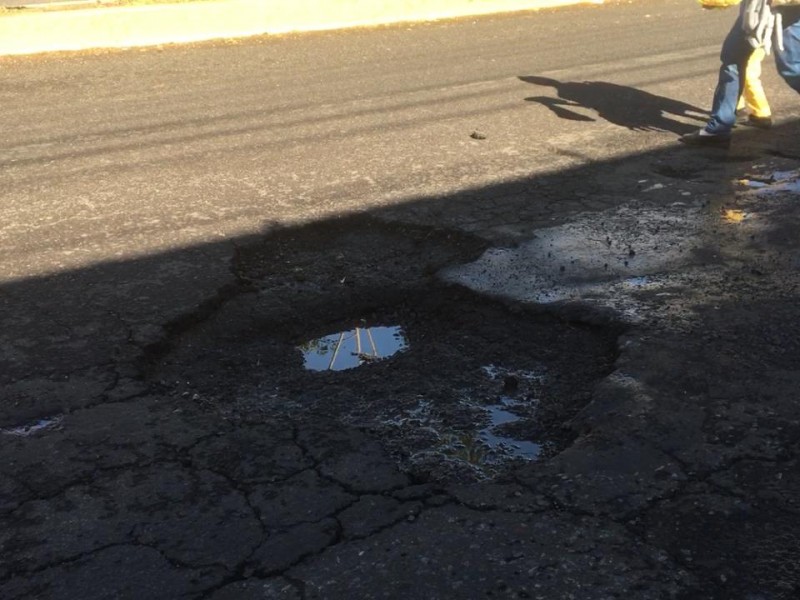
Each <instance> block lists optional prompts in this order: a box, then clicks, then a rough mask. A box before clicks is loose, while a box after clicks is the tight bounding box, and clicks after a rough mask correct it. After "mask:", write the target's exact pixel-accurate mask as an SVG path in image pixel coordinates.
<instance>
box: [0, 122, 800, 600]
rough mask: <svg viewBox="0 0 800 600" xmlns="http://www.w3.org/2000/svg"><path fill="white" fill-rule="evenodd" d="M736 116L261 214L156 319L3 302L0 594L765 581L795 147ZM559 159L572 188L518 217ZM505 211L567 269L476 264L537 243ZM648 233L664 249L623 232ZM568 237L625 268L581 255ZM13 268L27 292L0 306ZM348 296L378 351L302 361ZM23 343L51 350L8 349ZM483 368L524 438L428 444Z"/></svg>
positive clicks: (783, 522) (792, 463)
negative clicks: (395, 202) (563, 200)
mask: <svg viewBox="0 0 800 600" xmlns="http://www.w3.org/2000/svg"><path fill="white" fill-rule="evenodd" d="M765 135H766V134H762V133H752V132H750V133H748V132H744V133H742V134H741V135H740V137H739V138H738V140H737V141H738V143H737V145H736V146H735V147H734V149H732V150H731V151H730V153H724V152H723V153H720V152H719V151H714V150H712V151H702V150H701V151H696V150H687V149H684V148H673V149H669V150H667V151H659V152H655V153H652V154H650V155H643V156H639V157H636V158H635V159H627V160H625V161H624V163H623V162H621V163H619V164H618V165H595V166H590V167H587V168H585V169H584V170H583V171H582V172H581V173H580V180H579V181H580V183H579V184H576V183H575V181H576V178H575V177H572V176H570V174H566V175H565V174H557V175H553V176H551V177H550V178H549V179H548V178H541V179H538V180H536V181H532V182H531V183H530V186H525V185H513V186H509V187H508V188H506V189H491V190H487V196H486V197H480V192H476V193H474V194H473V195H472V196H470V197H465V198H448V199H445V200H443V201H441V202H439V203H433V204H426V205H419V206H409V207H405V206H404V207H394V208H392V209H389V210H385V211H380V212H377V213H374V214H372V215H370V216H369V217H353V218H351V219H345V220H337V221H331V222H322V223H318V224H314V225H309V226H301V227H289V228H279V229H276V230H274V231H271V232H265V233H264V235H262V236H256V237H255V238H251V239H247V240H243V241H242V243H241V244H239V245H238V247H237V250H236V252H235V253H234V254H233V255H229V256H228V261H229V262H228V267H229V269H230V272H231V274H232V276H233V279H232V283H230V284H228V285H227V286H225V287H223V288H221V289H219V290H216V291H214V293H213V294H211V295H209V296H207V297H205V298H201V299H200V300H201V301H200V302H199V303H197V304H196V306H195V308H194V309H193V310H191V311H187V312H185V313H184V314H181V315H178V316H177V317H175V318H173V319H171V320H170V321H168V322H159V321H158V320H151V321H148V320H147V319H146V318H145V317H142V323H146V325H145V324H139V325H135V326H131V325H130V322H131V319H130V317H127V318H126V320H125V323H123V321H122V320H121V319H120V318H119V316H118V315H117V314H115V310H114V301H113V298H114V297H115V294H116V293H118V292H117V291H115V290H114V289H113V288H111V287H101V289H99V290H94V291H93V292H92V294H91V295H90V296H89V303H90V304H92V305H96V306H98V307H100V310H99V311H98V312H97V313H95V317H96V318H95V319H88V320H87V319H86V316H87V314H91V313H86V312H80V311H78V310H77V309H75V310H74V312H73V310H72V308H71V307H70V305H69V304H68V303H66V304H64V305H63V306H62V310H61V311H59V312H57V313H56V312H52V313H50V314H52V315H53V317H52V319H49V320H46V319H36V318H35V314H36V312H37V311H43V310H45V308H44V306H43V305H45V304H47V303H48V302H59V303H64V301H65V298H66V296H65V293H64V289H63V288H62V289H61V291H60V292H59V294H58V295H57V297H55V296H54V297H48V296H47V294H46V293H39V294H38V297H39V301H38V303H37V304H36V305H33V306H29V307H27V311H28V313H29V315H30V316H29V317H27V318H20V317H18V318H16V319H12V318H9V317H8V313H6V315H7V316H6V317H4V321H3V331H4V332H5V334H4V336H5V340H6V341H5V346H4V347H5V348H6V352H7V351H8V350H7V349H8V348H9V341H8V340H9V339H10V338H9V332H13V333H14V334H15V335H16V336H18V337H16V340H17V341H16V346H15V348H16V351H17V354H15V355H13V356H12V357H11V360H10V361H9V358H8V354H7V353H6V358H5V361H6V364H8V365H11V364H13V365H15V366H16V367H17V369H18V371H17V374H16V376H15V377H14V378H13V379H11V380H7V382H6V385H5V390H6V391H5V394H6V398H9V396H8V394H9V393H10V394H11V397H12V398H16V399H17V403H18V407H19V408H20V410H19V413H18V414H25V412H26V411H28V414H29V415H35V417H36V418H31V419H24V420H20V419H17V420H16V421H12V418H13V415H14V413H15V408H14V407H13V406H11V407H9V406H7V405H6V406H5V407H4V414H5V417H4V421H5V425H6V426H5V428H4V429H3V430H2V432H0V435H1V436H2V447H1V448H0V452H1V453H2V459H3V460H2V462H0V471H2V474H3V477H2V479H1V480H0V481H1V482H2V489H1V490H0V492H2V495H1V496H0V499H1V500H2V501H0V514H1V515H2V517H1V518H2V529H1V530H0V544H2V548H3V552H2V560H1V561H0V590H2V597H3V598H8V599H23V598H26V599H27V598H82V599H89V598H165V599H166V598H198V599H200V598H203V599H214V600H221V599H234V598H235V599H237V600H241V599H248V598H306V599H311V598H353V597H357V598H411V597H414V598H430V599H434V598H489V597H499V598H542V599H552V598H565V599H566V598H585V599H599V598H617V597H625V598H637V599H646V598H652V599H661V598H683V599H694V598H697V599H700V598H719V599H723V598H725V599H730V598H742V599H747V600H755V599H762V598H763V599H773V598H774V599H778V598H781V599H784V598H785V599H789V598H795V597H797V593H798V590H800V587H798V586H799V585H800V572H798V567H797V565H798V564H800V563H798V547H800V546H798V538H797V536H798V533H800V515H799V514H798V505H797V497H798V496H797V493H798V485H800V484H798V481H799V480H798V477H799V476H800V468H798V460H797V452H798V439H800V437H798V434H799V433H800V408H798V402H797V400H798V398H797V393H798V392H797V390H798V389H800V373H799V372H798V369H797V365H798V357H800V342H798V340H800V330H799V329H798V327H799V326H798V323H800V319H798V310H799V309H798V302H797V290H798V288H797V284H798V266H799V265H800V243H799V242H798V239H797V236H796V231H797V225H798V223H797V219H798V216H797V215H798V212H797V202H798V195H797V192H796V190H795V188H796V181H797V179H798V177H800V173H798V172H797V170H796V168H795V167H796V164H797V162H796V161H797V158H796V157H797V156H799V155H800V154H798V153H800V147H797V146H796V142H795V140H796V135H797V128H796V126H786V127H785V128H783V129H779V130H776V131H774V132H772V133H770V134H769V136H770V137H769V138H768V139H767V138H765V137H764V136H765ZM765 140H767V141H765ZM615 167H616V168H615ZM793 169H794V170H793ZM609 170H613V172H614V175H612V176H610V175H609ZM665 173H666V174H665ZM570 182H572V183H571V184H570ZM559 186H563V187H562V188H561V190H562V193H563V192H564V190H565V189H567V190H570V192H574V193H575V197H577V198H579V199H580V200H579V203H578V205H577V206H576V207H575V209H574V210H570V209H568V208H566V207H563V208H562V209H561V210H560V211H554V212H553V213H551V214H552V215H553V216H556V217H557V220H556V221H554V220H553V219H552V218H551V217H549V216H548V217H547V219H546V222H542V223H537V222H536V221H535V219H532V218H530V217H528V216H526V215H524V213H523V214H520V209H522V208H523V207H524V206H525V201H524V200H525V198H526V195H527V194H532V193H535V194H537V195H538V194H540V193H541V190H542V189H543V188H547V187H550V189H556V188H558V187H559ZM570 186H572V187H570ZM575 187H577V188H580V190H585V192H584V193H582V194H581V193H579V191H580V190H575V189H574V188H575ZM624 190H627V192H624ZM551 193H552V194H553V195H554V197H556V196H557V194H558V192H555V191H553V192H551ZM625 194H628V196H627V197H625ZM621 204H627V206H628V208H629V210H630V211H633V212H634V214H635V215H636V218H634V219H631V218H630V213H629V212H626V211H620V208H619V207H620V205H621ZM432 214H433V215H435V216H436V222H435V224H432V223H431V217H430V215H432ZM653 223H656V224H657V226H652V224H653ZM476 224H477V225H476ZM514 225H517V226H519V225H524V226H525V227H529V228H531V229H532V230H533V233H534V235H533V238H532V239H534V240H536V239H540V240H545V241H547V240H549V241H548V242H547V243H548V244H549V243H556V242H559V243H563V244H567V241H568V242H569V244H567V245H566V246H563V247H561V249H560V250H559V256H560V257H561V258H562V259H563V258H564V257H567V256H571V259H570V261H565V260H560V263H563V264H566V265H568V266H569V267H570V268H569V269H566V268H565V269H561V268H559V267H558V264H556V265H555V266H552V267H548V266H547V264H546V254H544V255H542V256H540V257H539V259H538V260H528V261H527V264H526V265H524V266H523V267H520V266H519V264H518V263H519V261H514V260H512V261H500V262H499V263H498V262H497V253H514V252H522V253H523V257H525V256H527V257H528V258H529V259H530V254H525V252H529V253H530V252H538V250H536V249H535V248H534V250H530V248H529V247H528V246H526V245H525V244H520V243H518V242H510V241H509V239H508V236H507V230H508V229H507V228H508V227H509V226H514ZM476 227H477V228H479V229H480V232H481V234H480V235H478V234H476V233H475V232H474V231H473V229H475V228H476ZM587 227H589V228H592V227H593V228H595V229H597V228H599V229H601V230H602V231H606V232H608V233H607V236H606V237H605V238H603V237H596V236H597V235H599V234H598V233H597V232H596V231H595V232H593V233H587V231H588V230H587V229H586V228H587ZM576 230H577V231H578V233H577V234H575V231H576ZM364 231H369V232H370V233H369V234H359V232H364ZM556 234H557V235H556ZM665 235H666V238H668V239H671V240H673V242H674V243H675V244H677V246H679V247H680V252H678V251H676V252H675V253H672V254H670V257H671V258H669V260H667V261H666V262H665V261H664V260H661V258H662V254H663V252H656V253H655V254H653V255H652V256H649V258H648V254H647V251H646V248H647V247H648V246H658V244H660V243H663V239H664V237H665ZM570 236H572V237H570ZM626 236H627V237H626ZM681 236H683V237H681ZM564 240H567V241H564ZM576 240H577V241H576ZM598 241H599V242H600V243H601V244H604V245H606V246H608V247H612V248H615V250H613V253H612V254H614V255H615V256H617V257H618V258H619V260H620V261H622V259H623V258H625V260H626V261H630V262H629V263H628V266H629V267H630V269H631V271H630V272H625V271H624V269H623V268H622V267H620V269H618V272H615V273H614V274H612V275H608V274H607V269H603V268H599V267H597V268H596V269H595V270H593V267H592V264H593V263H592V264H589V263H586V262H585V261H587V260H588V259H587V255H586V252H588V256H590V257H591V256H594V255H595V250H594V249H593V247H592V244H596V243H598ZM548 247H549V246H548ZM565 248H569V250H566V249H565ZM582 250H583V251H584V254H581V251H582ZM202 252H203V254H204V255H214V254H215V249H214V248H204V249H202ZM569 252H572V254H571V255H570V254H569ZM673 254H674V256H673ZM487 257H489V258H491V259H492V260H489V259H488V258H487ZM492 257H493V258H492ZM634 257H640V258H641V260H642V262H641V263H636V264H632V263H633V262H634ZM180 258H181V259H183V260H185V258H186V257H185V256H184V257H180ZM151 260H152V259H143V261H142V262H143V263H145V264H144V266H143V265H142V264H136V263H131V264H129V265H123V266H120V265H113V266H109V267H105V268H106V269H107V270H108V273H107V275H108V276H109V277H113V275H114V272H115V270H117V269H131V270H132V271H134V272H136V271H140V270H142V269H144V268H145V267H146V268H147V270H148V272H151V273H152V272H154V271H153V266H152V265H147V262H148V261H151ZM487 260H488V264H485V263H486V261H487ZM603 260H608V259H605V258H604V259H603ZM522 262H523V263H525V261H524V260H523V261H522ZM164 264H167V265H168V264H169V263H168V262H165V263H164ZM186 264H187V265H189V267H191V262H190V261H186ZM476 265H477V266H476ZM542 265H544V266H542ZM479 267H480V268H479ZM546 267H547V268H549V269H550V270H549V271H546V272H545V271H542V269H545V268H546ZM476 269H478V271H480V273H482V276H478V275H476V274H475V272H476ZM573 271H574V272H573ZM164 272H165V274H163V275H162V276H163V277H172V276H173V275H174V273H173V269H165V271H164ZM464 273H467V276H465V275H464ZM525 273H527V277H526V276H525ZM543 273H544V274H545V275H547V277H544V275H543ZM598 273H601V274H598ZM348 277H350V278H352V281H353V283H352V284H348V283H347V279H348ZM459 277H465V278H464V279H459ZM487 278H488V281H490V282H491V283H490V285H488V288H487V289H483V288H481V286H482V285H483V283H485V282H486V281H487ZM520 279H522V280H523V281H524V284H523V285H522V287H521V288H520V287H519V286H520V283H519V281H520ZM633 280H635V281H634V283H631V281H633ZM542 281H544V282H545V283H543V284H542V283H541V282H542ZM482 282H483V283H482ZM509 282H513V284H512V283H509ZM576 282H577V283H576ZM625 282H628V285H627V286H626V285H622V284H623V283H625ZM57 284H58V285H59V286H60V285H61V282H57ZM76 285H80V282H78V283H76ZM537 285H543V286H544V287H545V288H546V289H547V290H550V291H551V292H554V293H555V292H558V291H559V290H562V291H564V290H566V292H564V294H565V295H561V296H558V295H556V296H553V297H548V298H549V299H548V300H547V301H542V299H541V298H540V299H539V300H538V301H532V300H531V294H532V293H534V292H536V290H537ZM25 286H36V287H37V288H40V289H41V290H47V289H53V290H55V289H57V288H55V287H53V288H48V287H47V286H46V284H45V283H42V282H36V283H22V284H19V285H18V286H17V287H16V288H15V287H14V286H11V287H10V289H9V294H7V295H6V300H5V302H6V303H8V302H10V301H13V298H15V297H31V290H30V289H24V288H25ZM576 286H577V287H576ZM470 288H472V289H470ZM67 289H69V288H68V287H67ZM520 289H523V290H524V293H523V292H520ZM473 290H475V291H473ZM180 291H181V288H180V287H177V288H175V289H174V290H173V294H178V293H179V292H180ZM192 292H194V293H196V290H192ZM67 296H68V294H67ZM9 298H11V300H9ZM173 298H174V296H173ZM75 301H76V302H77V300H75ZM82 301H86V296H84V297H83V298H82ZM356 318H360V319H363V320H364V326H365V327H366V326H369V325H371V324H375V323H384V324H389V323H400V324H401V325H402V326H403V328H404V330H405V331H406V332H407V335H408V338H409V350H407V351H405V352H403V353H401V354H400V355H398V357H396V358H391V359H386V360H383V361H379V362H377V363H374V364H366V365H364V366H362V367H359V368H357V369H353V370H351V371H341V372H323V373H320V374H314V373H309V372H308V371H307V370H305V369H304V368H303V364H302V360H301V355H300V352H299V351H297V350H296V348H297V345H298V344H299V343H300V342H301V341H302V340H304V339H310V338H311V337H313V336H315V335H317V334H323V333H330V331H331V330H335V329H336V328H337V326H338V327H339V328H340V329H341V328H343V327H345V326H346V324H349V323H352V321H353V319H356ZM115 323H116V325H114V324H115ZM337 324H338V325H337ZM437 324H438V325H439V326H438V327H437ZM528 329H529V330H528ZM65 331H69V332H70V333H65ZM101 332H102V335H100V333H101ZM491 332H495V334H496V337H495V338H493V334H492V333H491ZM470 336H472V337H470ZM25 340H30V342H26V341H25ZM459 340H462V342H460V341H459ZM67 342H68V347H71V348H73V351H70V352H65V350H64V347H65V346H64V345H65V343H67ZM48 348H52V350H49V351H48ZM112 348H113V350H112ZM101 357H103V358H102V359H101ZM26 358H27V359H28V360H26ZM45 359H47V360H56V361H57V369H58V371H59V372H60V374H57V373H56V370H55V369H52V368H51V373H52V375H50V376H43V377H36V376H33V375H32V374H31V373H32V372H34V371H35V369H36V368H37V362H36V361H37V360H45ZM93 360H94V362H93ZM486 365H495V366H496V367H498V368H499V367H502V368H504V369H505V371H504V373H505V374H506V377H505V378H503V380H502V381H501V380H500V379H498V378H492V377H486V376H485V369H484V370H482V367H485V366H486ZM431 366H433V368H431ZM525 369H528V370H537V371H538V372H540V373H543V375H542V378H541V380H537V381H538V383H537V386H538V387H536V386H533V384H531V386H532V387H529V388H526V389H523V388H524V387H525V385H527V384H525V385H522V386H521V387H520V385H521V383H520V382H522V383H524V381H523V380H524V378H523V377H522V375H520V374H521V373H523V371H524V370H525ZM481 373H483V374H481ZM509 374H512V379H511V383H512V384H513V386H512V387H513V388H514V389H513V390H511V391H509V390H508V389H507V388H508V387H509V379H508V377H509ZM514 374H515V375H514ZM504 394H506V395H512V396H513V395H515V394H516V396H515V397H518V398H519V402H520V404H525V403H527V405H529V406H530V407H532V408H531V410H530V411H529V412H528V413H525V418H524V419H523V421H522V422H524V423H526V427H523V428H521V429H516V430H514V431H513V432H512V434H511V435H512V436H513V437H516V439H520V440H523V439H534V440H539V441H542V443H543V448H549V451H543V453H542V454H541V455H540V456H539V457H537V459H536V460H528V459H521V458H519V457H515V456H513V455H512V456H503V455H502V454H499V455H498V456H496V457H495V458H496V459H497V460H496V461H495V462H493V463H492V462H490V461H489V460H488V459H487V456H489V455H475V454H470V453H465V452H463V449H464V443H461V444H460V445H459V444H458V443H456V444H455V446H453V445H452V443H450V442H447V439H451V438H448V437H447V435H448V434H454V433H455V434H461V435H462V438H461V439H462V440H463V435H465V434H468V433H469V432H470V431H473V433H474V428H475V427H476V426H477V425H476V422H479V421H480V413H481V410H480V406H481V403H483V404H487V403H490V402H491V401H492V399H493V398H496V397H498V396H499V395H504ZM422 400H424V401H426V402H427V404H426V405H425V411H422V412H421V411H420V406H421V404H420V402H421V401H422ZM26 403H27V404H26ZM36 411H39V414H38V415H37V414H36ZM476 411H477V412H476ZM423 413H424V414H423ZM520 414H522V413H520ZM476 415H478V416H476ZM470 428H472V429H470ZM548 441H549V444H550V445H549V446H547V445H546V444H545V442H548ZM448 444H450V445H448ZM459 448H460V450H461V451H459Z"/></svg>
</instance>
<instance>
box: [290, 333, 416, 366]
mask: <svg viewBox="0 0 800 600" xmlns="http://www.w3.org/2000/svg"><path fill="white" fill-rule="evenodd" d="M407 348H408V342H407V340H406V337H405V334H404V333H403V330H402V329H401V328H400V327H398V326H395V327H356V328H355V329H351V330H349V331H341V332H339V333H333V334H330V335H327V336H325V337H321V338H318V339H315V340H311V341H309V342H306V343H304V344H301V345H300V346H299V347H298V350H300V352H302V353H303V359H304V363H305V368H306V369H307V370H309V371H344V370H346V369H353V368H355V367H360V366H362V365H365V364H368V363H372V362H375V361H378V360H383V359H386V358H389V357H390V356H393V355H394V354H397V353H398V352H400V351H402V350H405V349H407Z"/></svg>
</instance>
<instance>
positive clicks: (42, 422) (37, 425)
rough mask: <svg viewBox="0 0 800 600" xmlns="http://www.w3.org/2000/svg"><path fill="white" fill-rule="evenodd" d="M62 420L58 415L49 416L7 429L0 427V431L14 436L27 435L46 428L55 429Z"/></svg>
mask: <svg viewBox="0 0 800 600" xmlns="http://www.w3.org/2000/svg"><path fill="white" fill-rule="evenodd" d="M63 420H64V417H63V416H61V415H58V416H55V417H49V418H47V419H39V420H38V421H34V422H33V423H28V424H26V425H20V426H19V427H9V428H8V429H3V428H0V433H2V434H4V435H13V436H15V437H28V436H30V435H33V434H35V433H38V432H40V431H44V430H46V429H55V428H56V427H58V426H59V425H61V422H62V421H63Z"/></svg>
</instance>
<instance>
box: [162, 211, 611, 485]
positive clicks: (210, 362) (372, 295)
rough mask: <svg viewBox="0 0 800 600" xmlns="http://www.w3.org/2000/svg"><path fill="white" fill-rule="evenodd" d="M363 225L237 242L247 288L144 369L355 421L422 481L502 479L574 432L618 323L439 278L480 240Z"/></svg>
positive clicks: (233, 409)
mask: <svg viewBox="0 0 800 600" xmlns="http://www.w3.org/2000/svg"><path fill="white" fill-rule="evenodd" d="M367 224H368V225H369V227H365V221H363V220H360V219H355V220H353V221H351V222H340V223H336V224H333V225H330V226H328V227H327V228H325V227H320V226H317V227H309V228H305V229H295V230H291V231H288V230H287V231H283V232H280V233H278V234H276V235H274V236H270V237H267V238H266V239H265V240H264V241H263V242H262V243H260V244H258V245H257V246H253V247H251V248H248V249H243V250H242V251H241V252H240V256H239V260H238V261H237V263H236V268H237V270H238V272H239V274H240V276H241V277H242V279H243V280H245V281H247V282H248V287H247V288H246V291H247V292H249V293H241V294H238V295H236V296H235V297H234V298H233V299H231V300H230V301H228V302H227V303H225V304H224V305H223V306H222V307H221V308H220V309H219V310H218V311H217V312H216V313H215V314H213V315H212V316H211V318H209V319H207V320H205V321H203V322H202V323H198V324H197V325H196V326H195V327H193V328H191V329H189V330H187V331H185V332H183V333H182V334H180V335H176V336H175V338H174V339H173V340H172V349H171V351H170V352H169V353H168V354H166V355H164V356H161V357H160V359H159V361H158V365H154V369H153V370H152V372H151V375H152V376H153V377H157V378H158V379H159V380H161V381H162V382H163V383H164V384H166V385H167V386H169V387H170V388H171V389H172V390H173V393H174V394H175V397H176V398H177V399H178V401H179V402H192V403H195V404H200V405H202V406H205V407H207V408H208V409H209V410H217V411H219V413H220V418H225V419H233V420H247V421H253V420H266V419H271V418H275V417H277V416H282V417H284V416H289V417H291V418H294V419H297V420H309V419H310V420H313V419H314V418H319V417H325V418H335V419H337V420H339V421H340V422H342V423H343V424H346V425H348V426H355V427H358V428H361V429H362V430H364V431H367V432H369V433H370V434H372V435H374V436H375V437H376V438H377V439H379V440H380V441H381V442H382V443H383V444H384V446H385V447H386V448H387V450H389V451H390V452H391V454H392V455H393V456H394V457H395V458H396V459H397V461H398V463H399V464H400V466H401V467H402V468H403V469H404V470H406V471H407V472H409V473H411V474H412V475H413V476H415V477H416V478H417V479H422V480H437V481H443V480H448V481H452V480H476V479H482V478H486V477H493V476H499V475H501V474H502V473H504V472H506V471H507V470H508V469H509V468H513V466H514V465H516V464H518V463H520V462H529V461H535V460H542V459H545V458H547V457H548V456H551V455H552V454H553V453H556V452H559V451H560V450H561V449H563V448H564V447H566V446H567V445H569V444H570V443H571V441H572V439H573V433H572V432H571V430H570V429H569V427H568V423H569V420H570V419H571V418H572V417H573V416H574V415H575V414H576V413H577V412H578V411H579V410H580V409H581V408H582V407H583V406H585V405H586V403H587V402H588V401H589V400H590V398H591V392H592V389H593V386H594V384H595V383H596V382H597V381H598V380H599V379H600V378H602V377H604V376H605V375H606V374H608V372H609V371H610V370H611V368H612V365H613V362H614V359H615V356H616V338H617V334H618V331H616V330H614V328H613V327H598V326H592V325H587V324H582V323H577V322H567V321H564V320H561V319H559V318H557V317H555V316H553V315H549V314H544V313H541V312H538V311H536V310H534V309H532V308H530V307H526V306H524V305H518V304H514V305H510V304H507V303H504V302H502V301H498V300H493V299H490V298H487V297H485V296H483V295H480V294H477V293H474V292H471V291H469V290H466V289H464V288H461V287H458V286H450V285H443V284H441V283H437V282H436V280H435V278H434V277H433V274H434V273H436V272H437V271H438V270H439V269H441V268H443V267H445V266H447V265H450V264H458V263H463V262H467V261H469V260H473V259H474V258H476V257H477V256H478V254H479V253H480V252H481V251H482V249H483V247H484V246H483V244H482V243H481V242H480V241H478V240H473V239H470V238H463V237H459V236H457V235H454V234H451V235H447V234H439V233H434V232H431V231H430V230H426V229H423V228H407V227H406V228H397V227H390V226H385V225H382V224H379V223H375V222H369V223H367ZM344 364H346V367H342V368H339V367H341V365H344Z"/></svg>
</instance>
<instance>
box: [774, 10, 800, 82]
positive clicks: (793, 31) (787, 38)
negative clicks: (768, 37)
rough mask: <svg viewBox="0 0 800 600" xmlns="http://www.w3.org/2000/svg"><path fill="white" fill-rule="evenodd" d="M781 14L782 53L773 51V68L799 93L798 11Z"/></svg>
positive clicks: (799, 14) (799, 12)
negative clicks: (782, 20) (782, 21)
mask: <svg viewBox="0 0 800 600" xmlns="http://www.w3.org/2000/svg"><path fill="white" fill-rule="evenodd" d="M792 8H793V9H794V10H792V11H791V12H789V11H784V12H783V19H784V23H783V52H778V49H777V48H776V49H775V66H776V67H777V68H778V73H780V76H781V77H783V80H784V81H785V82H786V83H788V84H789V87H791V88H792V89H793V90H794V91H796V92H798V93H800V9H797V8H795V7H792Z"/></svg>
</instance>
